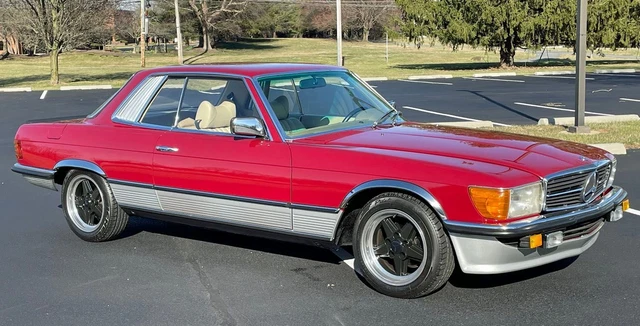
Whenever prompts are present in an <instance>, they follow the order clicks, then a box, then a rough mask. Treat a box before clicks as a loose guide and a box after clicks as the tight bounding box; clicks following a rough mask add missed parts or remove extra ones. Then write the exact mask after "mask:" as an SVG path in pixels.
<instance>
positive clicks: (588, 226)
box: [563, 218, 604, 241]
mask: <svg viewBox="0 0 640 326" xmlns="http://www.w3.org/2000/svg"><path fill="white" fill-rule="evenodd" d="M602 224H604V219H602V218H599V219H597V220H595V221H591V222H586V223H582V224H578V225H577V226H573V227H571V228H568V229H567V230H566V231H564V234H563V235H564V240H563V241H568V240H573V239H578V238H580V237H582V236H585V235H589V234H591V233H593V232H595V231H596V230H598V229H600V227H601V226H602Z"/></svg>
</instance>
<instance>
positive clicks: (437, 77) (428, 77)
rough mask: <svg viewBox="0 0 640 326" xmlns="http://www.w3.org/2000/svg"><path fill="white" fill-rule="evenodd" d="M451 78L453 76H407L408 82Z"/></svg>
mask: <svg viewBox="0 0 640 326" xmlns="http://www.w3.org/2000/svg"><path fill="white" fill-rule="evenodd" d="M449 78H453V75H422V76H409V77H407V79H408V80H418V79H449Z"/></svg>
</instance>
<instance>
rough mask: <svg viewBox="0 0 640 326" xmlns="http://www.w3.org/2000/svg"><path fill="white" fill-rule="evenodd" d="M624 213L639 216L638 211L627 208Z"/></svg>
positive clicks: (639, 212)
mask: <svg viewBox="0 0 640 326" xmlns="http://www.w3.org/2000/svg"><path fill="white" fill-rule="evenodd" d="M625 212H627V213H631V214H634V215H638V216H640V211H639V210H637V209H633V208H629V209H627V210H626V211H625Z"/></svg>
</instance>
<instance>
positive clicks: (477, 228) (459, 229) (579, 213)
mask: <svg viewBox="0 0 640 326" xmlns="http://www.w3.org/2000/svg"><path fill="white" fill-rule="evenodd" d="M625 198H627V192H626V191H625V190H624V189H622V188H620V187H618V186H613V189H612V190H611V191H610V192H609V193H608V194H607V195H605V196H604V197H603V198H602V199H600V201H598V202H594V203H591V204H590V205H588V206H586V207H582V208H580V209H576V210H573V211H570V212H554V213H549V214H547V215H541V216H539V217H537V218H535V219H528V220H525V221H516V222H512V223H507V224H496V225H492V224H479V223H467V222H456V221H451V220H444V221H443V222H444V224H445V227H446V229H447V230H448V231H449V232H455V233H461V234H475V235H484V236H493V237H504V238H506V237H517V236H525V235H529V234H533V233H540V232H545V231H550V230H554V229H560V228H564V227H567V226H571V225H574V224H577V223H580V222H585V221H589V220H593V219H597V218H600V217H602V216H604V215H606V214H608V213H609V212H611V211H613V210H614V209H615V208H616V207H617V206H618V205H620V203H622V201H623V200H624V199H625Z"/></svg>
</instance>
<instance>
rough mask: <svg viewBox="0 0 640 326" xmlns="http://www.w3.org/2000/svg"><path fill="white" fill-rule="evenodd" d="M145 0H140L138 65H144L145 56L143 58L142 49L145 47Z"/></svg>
mask: <svg viewBox="0 0 640 326" xmlns="http://www.w3.org/2000/svg"><path fill="white" fill-rule="evenodd" d="M146 2H147V0H140V67H144V66H145V58H144V49H145V48H146V45H145V36H146V35H145V34H146V31H145V30H144V27H145V19H144V18H145V17H146V15H145V12H146V11H147V8H146V5H145V3H146Z"/></svg>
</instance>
